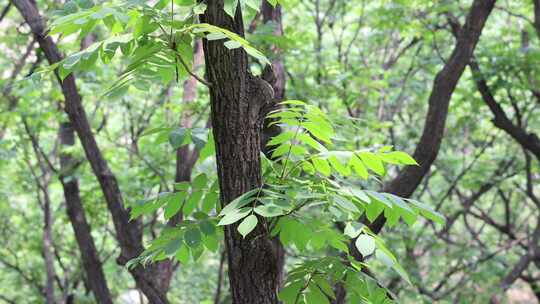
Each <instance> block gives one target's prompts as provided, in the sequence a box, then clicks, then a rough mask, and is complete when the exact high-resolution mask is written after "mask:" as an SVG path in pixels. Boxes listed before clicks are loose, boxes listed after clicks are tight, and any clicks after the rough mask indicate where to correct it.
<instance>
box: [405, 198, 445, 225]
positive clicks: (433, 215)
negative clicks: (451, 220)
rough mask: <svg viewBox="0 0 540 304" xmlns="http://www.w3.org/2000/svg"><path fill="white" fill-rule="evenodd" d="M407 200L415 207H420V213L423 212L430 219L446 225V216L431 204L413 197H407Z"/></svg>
mask: <svg viewBox="0 0 540 304" xmlns="http://www.w3.org/2000/svg"><path fill="white" fill-rule="evenodd" d="M407 201H408V202H410V203H411V204H412V205H413V206H414V207H416V208H418V210H419V211H420V214H422V216H424V217H425V218H427V219H428V220H432V221H434V222H436V223H438V224H441V225H444V224H445V223H446V218H445V217H444V216H443V215H442V214H440V213H439V212H437V211H435V210H434V209H433V208H431V206H429V205H426V204H424V203H421V202H419V201H416V200H413V199H407Z"/></svg>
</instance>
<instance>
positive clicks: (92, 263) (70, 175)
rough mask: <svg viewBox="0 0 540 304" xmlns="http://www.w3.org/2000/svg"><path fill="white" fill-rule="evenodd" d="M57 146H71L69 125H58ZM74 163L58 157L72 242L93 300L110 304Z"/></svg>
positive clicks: (69, 157)
mask: <svg viewBox="0 0 540 304" xmlns="http://www.w3.org/2000/svg"><path fill="white" fill-rule="evenodd" d="M59 133H60V134H59V137H60V144H61V145H63V146H73V145H75V134H74V131H73V128H72V127H71V123H69V122H65V123H62V124H61V125H60V132H59ZM75 166H76V161H75V160H74V159H73V157H72V156H71V155H70V154H69V153H62V154H61V155H60V171H61V175H60V181H61V183H62V186H63V189H64V198H65V200H66V211H67V214H68V217H69V221H70V222H71V226H72V227H73V231H74V232H75V239H76V240H77V245H78V246H79V251H80V252H81V260H82V264H83V268H84V271H85V273H86V279H87V280H86V281H87V282H88V286H89V288H90V290H91V291H92V293H93V294H94V297H95V298H96V301H97V302H98V303H100V304H112V303H113V301H112V297H111V293H110V291H109V288H108V286H107V280H106V278H105V275H104V274H103V267H102V264H101V260H100V259H99V254H98V251H97V249H96V245H95V243H94V239H93V238H92V233H91V230H90V225H89V224H88V221H87V220H86V215H85V212H84V207H83V205H82V201H81V196H80V192H79V181H78V179H77V178H76V177H75V176H74V169H75V168H74V167H75Z"/></svg>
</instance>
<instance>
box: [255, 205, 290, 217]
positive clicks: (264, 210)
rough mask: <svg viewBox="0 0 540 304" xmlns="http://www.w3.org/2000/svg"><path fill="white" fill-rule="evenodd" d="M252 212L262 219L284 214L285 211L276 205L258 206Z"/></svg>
mask: <svg viewBox="0 0 540 304" xmlns="http://www.w3.org/2000/svg"><path fill="white" fill-rule="evenodd" d="M253 211H255V213H257V214H259V215H261V216H264V217H275V216H280V215H283V214H285V210H283V208H281V207H278V206H276V205H259V206H257V207H255V209H253Z"/></svg>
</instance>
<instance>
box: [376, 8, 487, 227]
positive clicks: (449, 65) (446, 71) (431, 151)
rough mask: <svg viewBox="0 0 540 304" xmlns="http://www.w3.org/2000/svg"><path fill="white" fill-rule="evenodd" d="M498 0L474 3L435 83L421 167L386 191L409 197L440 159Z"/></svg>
mask: <svg viewBox="0 0 540 304" xmlns="http://www.w3.org/2000/svg"><path fill="white" fill-rule="evenodd" d="M495 1H496V0H475V1H474V2H473V4H472V6H471V8H470V10H469V14H468V15H467V18H466V21H465V25H464V26H463V29H462V30H461V31H460V34H459V37H458V38H457V41H456V45H455V47H454V50H453V51H452V54H451V55H450V58H448V60H447V61H446V63H445V65H444V67H443V68H442V70H441V71H440V72H439V73H438V74H437V76H436V77H435V81H434V82H433V88H432V90H431V95H430V96H429V100H428V113H427V116H426V121H425V123H424V129H423V131H422V136H421V137H420V141H419V142H418V144H417V146H416V150H415V151H414V154H413V157H414V159H416V161H417V162H418V163H419V166H408V167H405V168H404V169H403V170H402V171H401V172H400V174H399V175H398V176H397V177H396V178H394V179H393V180H392V181H391V182H389V183H388V184H386V185H385V187H384V191H385V192H389V193H392V194H395V195H398V196H401V197H410V196H411V195H412V193H413V192H414V190H416V188H417V187H418V185H419V184H420V182H421V181H422V178H423V177H424V176H425V175H426V174H427V172H428V171H429V168H430V167H431V165H432V164H433V162H434V161H435V159H436V158H437V154H438V153H439V148H440V146H441V142H442V139H443V135H444V127H445V123H446V117H447V115H448V106H449V104H450V99H451V97H452V94H453V92H454V89H455V88H456V85H457V83H458V81H459V79H460V77H461V75H462V74H463V71H464V70H465V67H466V66H467V64H468V63H469V60H470V59H471V56H472V55H473V52H474V49H475V47H476V44H477V43H478V40H479V38H480V34H481V33H482V29H483V28H484V25H485V22H486V20H487V18H488V16H489V15H490V13H491V11H492V10H493V7H494V5H495ZM385 222H386V219H385V218H384V216H382V215H381V216H379V217H378V218H377V219H376V220H375V221H374V222H373V223H372V224H371V225H370V228H371V229H372V230H373V231H374V232H375V233H378V232H379V231H380V230H381V229H382V227H383V226H384V224H385Z"/></svg>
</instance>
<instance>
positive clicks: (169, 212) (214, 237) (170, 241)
mask: <svg viewBox="0 0 540 304" xmlns="http://www.w3.org/2000/svg"><path fill="white" fill-rule="evenodd" d="M174 190H175V191H172V192H162V193H159V194H158V195H156V196H154V197H151V198H148V199H145V200H140V201H138V202H137V203H135V204H134V205H133V206H132V208H131V217H132V219H135V218H137V217H139V216H141V215H145V214H146V215H148V214H152V213H154V212H156V211H157V210H159V209H161V210H162V211H163V217H164V218H165V220H169V219H171V218H172V217H174V216H179V214H181V216H182V221H180V223H179V224H178V225H176V226H174V227H167V228H165V229H164V230H163V231H162V233H161V235H160V236H159V237H158V238H156V239H154V240H153V241H152V242H151V244H150V246H149V247H148V248H147V249H146V250H145V251H144V252H143V253H142V254H141V255H140V256H139V257H138V258H136V259H133V260H131V261H130V263H129V264H128V265H127V266H128V267H131V266H133V265H135V264H136V263H142V264H146V263H148V262H150V261H160V260H163V259H166V258H171V257H176V259H178V260H179V261H180V262H182V263H188V262H189V257H190V256H191V257H192V259H193V260H194V261H196V260H197V259H198V258H199V257H200V256H201V255H202V253H203V252H204V251H205V249H207V250H210V251H212V252H216V251H217V250H218V247H219V245H218V244H219V239H221V236H220V233H221V231H220V230H219V229H216V219H215V218H214V217H212V216H211V212H212V211H213V210H215V209H216V208H219V207H218V206H219V205H218V204H217V203H218V201H219V194H218V184H217V182H216V181H214V182H213V183H210V181H209V180H208V178H207V176H206V174H204V173H201V174H199V175H197V176H196V177H195V178H194V179H193V182H191V183H188V182H180V183H176V184H175V185H174Z"/></svg>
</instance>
